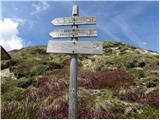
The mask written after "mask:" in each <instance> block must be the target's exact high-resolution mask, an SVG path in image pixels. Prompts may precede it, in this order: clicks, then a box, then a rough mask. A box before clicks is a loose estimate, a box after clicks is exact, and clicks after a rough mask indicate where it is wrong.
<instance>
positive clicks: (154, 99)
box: [146, 90, 159, 108]
mask: <svg viewBox="0 0 160 120" xmlns="http://www.w3.org/2000/svg"><path fill="white" fill-rule="evenodd" d="M146 102H147V103H148V104H149V105H152V106H155V107H156V108H159V91H158V90H154V91H152V92H150V93H148V94H147V95H146Z"/></svg>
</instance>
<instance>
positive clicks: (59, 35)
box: [50, 28, 97, 38]
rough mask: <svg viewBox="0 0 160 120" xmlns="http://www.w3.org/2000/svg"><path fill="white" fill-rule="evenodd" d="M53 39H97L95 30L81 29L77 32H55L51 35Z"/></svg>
mask: <svg viewBox="0 0 160 120" xmlns="http://www.w3.org/2000/svg"><path fill="white" fill-rule="evenodd" d="M50 35H51V36H52V37H53V38H64V37H65V38H67V37H96V36H97V33H96V29H95V28H80V29H76V30H69V29H68V30H55V31H53V32H51V33H50Z"/></svg>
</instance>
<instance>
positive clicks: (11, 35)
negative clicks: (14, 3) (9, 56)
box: [0, 18, 24, 51]
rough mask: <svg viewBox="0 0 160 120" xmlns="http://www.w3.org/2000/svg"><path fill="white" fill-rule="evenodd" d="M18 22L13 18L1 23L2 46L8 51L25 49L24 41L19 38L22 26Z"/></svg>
mask: <svg viewBox="0 0 160 120" xmlns="http://www.w3.org/2000/svg"><path fill="white" fill-rule="evenodd" d="M18 21H19V20H18ZM18 21H16V20H13V19H11V18H5V19H4V20H2V21H0V26H1V27H0V45H2V46H3V47H4V48H5V49H6V50H7V51H10V50H13V49H21V48H22V47H24V42H23V39H22V38H21V37H19V36H18V34H19V31H18V26H19V24H20V22H18Z"/></svg>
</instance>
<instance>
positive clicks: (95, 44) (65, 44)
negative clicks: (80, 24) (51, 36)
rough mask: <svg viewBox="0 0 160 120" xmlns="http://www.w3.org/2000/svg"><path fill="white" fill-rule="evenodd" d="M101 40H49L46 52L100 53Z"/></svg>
mask: <svg viewBox="0 0 160 120" xmlns="http://www.w3.org/2000/svg"><path fill="white" fill-rule="evenodd" d="M102 44H103V43H102V42H99V41H75V42H74V41H49V42H48V47H47V52H48V53H68V54H102Z"/></svg>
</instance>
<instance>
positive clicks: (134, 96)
mask: <svg viewBox="0 0 160 120" xmlns="http://www.w3.org/2000/svg"><path fill="white" fill-rule="evenodd" d="M140 97H141V96H140V95H138V94H137V93H136V92H132V91H129V92H128V93H127V98H128V100H132V101H138V100H139V99H140Z"/></svg>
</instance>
